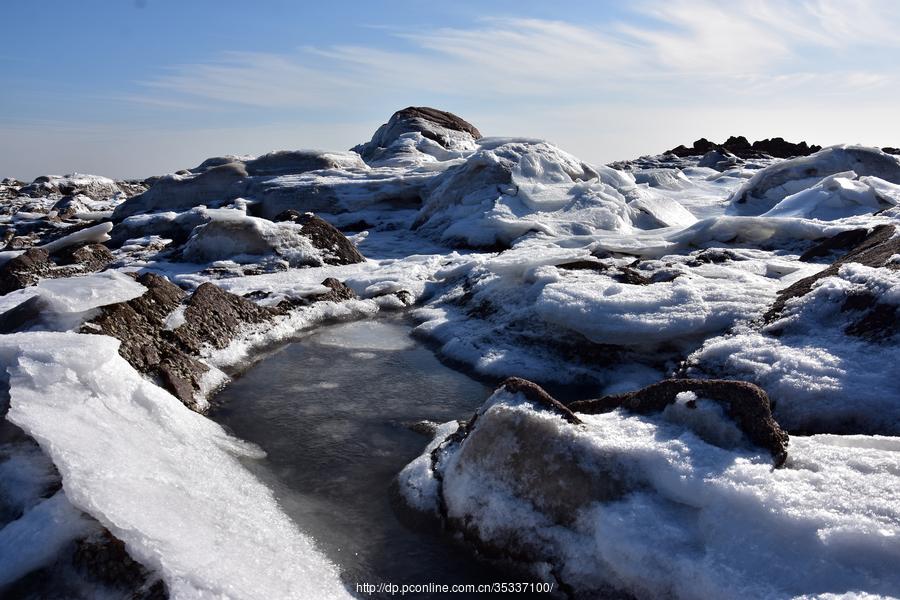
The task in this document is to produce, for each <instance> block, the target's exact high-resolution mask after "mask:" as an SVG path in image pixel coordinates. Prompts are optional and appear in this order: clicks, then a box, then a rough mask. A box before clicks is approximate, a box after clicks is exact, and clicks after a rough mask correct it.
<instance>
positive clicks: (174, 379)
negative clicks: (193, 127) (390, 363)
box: [0, 273, 356, 409]
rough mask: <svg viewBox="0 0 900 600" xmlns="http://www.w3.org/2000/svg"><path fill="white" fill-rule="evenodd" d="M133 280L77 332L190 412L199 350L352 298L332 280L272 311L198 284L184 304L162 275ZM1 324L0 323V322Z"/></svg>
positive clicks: (200, 371) (200, 370)
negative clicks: (295, 310) (137, 289)
mask: <svg viewBox="0 0 900 600" xmlns="http://www.w3.org/2000/svg"><path fill="white" fill-rule="evenodd" d="M138 282H139V283H141V284H142V285H144V286H145V287H146V288H147V292H146V293H144V294H143V295H142V296H139V297H138V298H135V299H133V300H129V301H128V302H120V303H118V304H111V305H109V306H104V307H103V309H102V312H101V314H100V316H98V317H96V318H95V319H93V320H92V321H90V322H88V323H86V324H85V325H84V326H83V327H82V329H81V331H82V333H101V334H104V335H109V336H112V337H114V338H116V339H118V340H120V341H121V342H122V344H121V345H120V346H119V354H120V355H122V357H123V358H124V359H125V360H127V361H128V362H129V364H131V366H133V367H134V368H135V369H137V370H138V371H141V372H142V373H150V374H152V375H154V376H156V377H157V378H159V381H160V383H161V384H162V386H163V387H164V388H165V389H167V390H168V391H169V392H171V393H172V394H173V395H174V396H175V397H176V398H178V399H179V400H181V401H182V402H183V403H184V404H185V405H187V406H188V407H189V408H192V409H196V408H197V405H196V402H195V400H194V395H195V394H196V392H197V391H199V390H200V383H201V379H202V377H203V375H204V374H205V373H206V372H207V371H208V370H209V367H207V366H206V365H205V364H204V363H203V362H202V361H200V360H199V357H200V353H201V351H202V350H203V348H204V347H205V346H207V345H208V346H212V347H213V348H224V347H226V346H227V345H228V344H229V343H231V341H232V340H234V338H235V337H237V336H238V335H239V334H240V332H241V329H242V328H243V327H245V326H247V325H254V324H259V323H263V322H265V321H267V320H269V319H271V318H273V317H275V316H277V315H280V314H284V312H286V311H287V310H288V309H290V308H292V307H293V306H295V305H304V304H309V302H311V301H319V300H331V301H334V302H340V301H342V300H347V299H350V298H355V297H356V295H355V294H354V293H353V290H351V289H350V288H348V287H347V286H345V285H344V284H342V283H341V282H339V281H338V280H336V279H326V280H325V281H324V282H323V285H325V286H326V287H328V288H330V289H331V291H330V292H327V293H325V294H320V295H319V296H315V297H313V298H310V299H308V300H307V299H304V302H302V303H297V304H293V303H290V302H289V303H288V304H286V305H284V306H281V305H279V306H278V307H275V308H268V307H263V306H259V305H257V304H254V303H253V302H251V301H250V300H247V299H246V298H242V297H240V296H236V295H235V294H231V293H229V292H226V291H224V290H222V289H221V288H219V287H216V286H215V285H213V284H211V283H204V284H203V285H201V286H200V287H198V288H197V289H196V291H194V293H193V294H192V295H191V296H190V297H189V298H188V299H187V302H184V300H185V298H186V297H187V294H186V293H185V292H184V291H183V290H182V289H181V288H179V287H178V286H176V285H174V284H173V283H171V282H170V281H169V280H168V279H166V278H165V277H161V276H159V275H156V274H153V273H146V274H144V275H141V276H140V277H138ZM182 305H183V306H184V315H183V316H184V321H183V323H182V324H181V325H179V326H178V327H176V328H175V329H173V330H169V329H166V328H165V325H166V320H167V318H168V317H169V315H170V314H171V313H172V312H173V311H175V310H176V309H177V308H179V307H180V306H182ZM0 325H2V321H0Z"/></svg>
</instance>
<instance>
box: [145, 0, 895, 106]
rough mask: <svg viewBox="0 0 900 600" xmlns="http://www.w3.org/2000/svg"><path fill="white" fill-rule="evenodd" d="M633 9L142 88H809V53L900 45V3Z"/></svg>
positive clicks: (493, 92)
mask: <svg viewBox="0 0 900 600" xmlns="http://www.w3.org/2000/svg"><path fill="white" fill-rule="evenodd" d="M635 11H636V15H637V18H635V19H632V20H630V21H629V22H625V21H621V22H611V23H604V24H599V25H597V24H590V25H589V24H579V23H574V22H564V21H548V20H537V19H511V18H505V19H504V18H490V19H484V20H482V21H480V22H478V23H476V24H475V25H474V26H473V27H471V28H467V29H462V28H436V29H432V30H425V31H421V30H420V31H416V32H395V33H394V34H393V35H395V36H397V37H400V38H402V39H403V40H404V41H405V42H407V43H408V45H409V47H408V48H406V49H404V50H396V49H394V50H385V49H382V48H375V47H369V46H353V45H335V46H330V47H316V48H309V47H307V48H301V49H299V50H298V51H297V52H296V53H293V54H291V55H280V54H271V53H248V52H241V53H238V52H232V53H228V54H226V55H224V56H222V57H220V58H219V59H218V60H215V61H212V62H208V63H192V64H184V65H176V66H172V67H170V68H169V69H168V72H167V73H164V74H161V75H159V76H157V77H155V78H152V79H150V80H148V81H145V82H144V84H145V86H146V88H147V90H148V96H150V97H155V98H157V99H164V101H166V102H176V101H179V97H181V98H182V101H184V98H185V97H196V98H204V99H206V100H212V101H216V102H222V103H233V104H239V105H246V106H255V107H260V108H276V107H290V108H295V109H302V108H321V107H328V106H333V105H334V104H335V103H336V102H338V103H339V102H342V101H343V102H346V101H347V99H354V98H355V99H357V100H359V99H360V95H367V96H373V97H375V98H376V99H377V98H379V97H383V96H384V95H386V94H392V95H395V96H400V95H410V94H412V95H415V94H421V93H422V92H423V91H425V92H428V93H431V94H447V95H456V96H465V97H468V98H484V97H496V96H502V97H519V98H547V97H551V98H552V97H560V98H562V99H565V98H566V97H570V96H580V97H582V98H583V97H585V96H602V95H603V94H609V93H625V92H629V91H630V92H633V93H640V92H642V91H643V92H645V93H646V92H650V91H652V93H654V94H656V95H660V94H662V95H665V94H666V92H671V91H674V92H675V93H678V92H680V91H682V90H688V89H695V90H698V89H700V90H701V91H702V88H703V87H704V86H711V87H713V88H716V87H718V88H722V87H723V86H731V87H733V86H739V85H741V84H743V83H751V84H752V85H753V86H763V85H765V86H766V87H768V88H772V87H773V86H776V87H777V86H779V85H782V84H784V85H785V86H787V87H790V83H791V80H790V79H788V78H786V75H792V74H793V75H796V74H798V73H800V74H802V75H803V77H804V78H805V79H806V80H807V83H815V81H816V80H817V79H816V78H817V76H820V75H822V74H823V72H826V74H829V75H831V73H827V71H828V68H829V66H830V65H828V64H824V65H823V64H818V65H811V64H809V63H810V61H809V60H808V53H809V52H810V51H811V50H812V51H816V52H820V53H821V52H840V51H842V50H843V49H848V48H851V47H854V46H871V45H872V44H881V45H883V46H885V47H891V48H893V47H896V46H897V45H900V36H896V35H895V34H894V32H895V31H896V30H897V28H900V3H896V2H893V1H891V2H885V1H881V0H841V1H840V2H838V1H835V0H817V1H807V2H800V3H787V2H782V1H780V0H778V1H775V0H747V1H745V2H737V3H728V4H723V3H721V2H718V1H713V0H691V1H688V0H666V1H660V0H645V1H644V2H641V3H639V4H638V5H637V6H636V8H635ZM891 75H893V74H891ZM889 79H891V77H890V76H888V75H886V74H883V73H867V72H866V71H865V69H864V68H863V69H850V70H848V71H847V73H846V80H847V82H848V83H849V84H851V85H857V84H864V85H872V84H873V83H874V82H876V80H877V81H880V82H881V84H883V83H885V81H887V80H889ZM651 84H653V85H654V86H655V87H653V88H648V87H647V86H648V85H651ZM770 91H771V90H770Z"/></svg>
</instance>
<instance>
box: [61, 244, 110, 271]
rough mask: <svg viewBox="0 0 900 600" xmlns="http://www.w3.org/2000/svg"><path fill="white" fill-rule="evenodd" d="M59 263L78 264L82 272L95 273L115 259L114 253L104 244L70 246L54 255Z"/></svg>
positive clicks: (66, 264)
mask: <svg viewBox="0 0 900 600" xmlns="http://www.w3.org/2000/svg"><path fill="white" fill-rule="evenodd" d="M53 259H54V261H55V262H56V264H58V265H65V266H69V265H71V266H77V267H78V268H79V269H80V270H81V272H84V273H93V272H95V271H99V270H101V269H104V268H106V266H107V265H109V264H110V263H111V262H113V261H114V260H115V256H113V253H112V252H110V251H109V248H107V247H106V246H104V245H103V244H85V245H82V246H69V247H68V248H65V249H63V250H61V251H60V252H58V253H57V254H54V255H53Z"/></svg>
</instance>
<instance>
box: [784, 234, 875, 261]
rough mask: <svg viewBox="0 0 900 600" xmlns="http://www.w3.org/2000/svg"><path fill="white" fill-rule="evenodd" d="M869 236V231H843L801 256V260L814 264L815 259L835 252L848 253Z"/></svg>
mask: <svg viewBox="0 0 900 600" xmlns="http://www.w3.org/2000/svg"><path fill="white" fill-rule="evenodd" d="M868 235H869V230H868V229H851V230H850V231H842V232H840V233H839V234H837V235H833V236H831V237H830V238H826V239H825V240H824V241H821V242H817V243H816V244H815V245H814V246H812V247H811V248H809V249H808V250H807V251H806V252H804V253H803V254H801V255H800V260H802V261H804V262H812V260H813V259H815V258H820V257H823V256H828V255H830V254H832V253H834V252H841V251H843V252H847V251H849V250H850V249H851V248H853V247H854V246H857V245H858V244H860V243H861V242H862V241H863V240H865V239H866V236H868Z"/></svg>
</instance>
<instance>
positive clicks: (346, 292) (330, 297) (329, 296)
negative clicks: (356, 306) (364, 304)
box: [312, 277, 358, 302]
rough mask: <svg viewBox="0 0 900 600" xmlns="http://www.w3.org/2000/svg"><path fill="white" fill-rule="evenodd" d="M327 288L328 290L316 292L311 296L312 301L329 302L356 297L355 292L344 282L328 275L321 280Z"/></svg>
mask: <svg viewBox="0 0 900 600" xmlns="http://www.w3.org/2000/svg"><path fill="white" fill-rule="evenodd" d="M322 285H324V286H325V287H327V288H330V289H331V291H330V292H325V293H324V294H318V295H316V296H313V297H312V300H313V301H314V302H320V301H323V300H325V301H329V302H343V301H344V300H355V299H356V298H358V296H357V295H356V292H354V291H353V290H352V289H350V288H349V287H347V285H346V284H344V283H342V282H340V281H338V280H337V279H335V278H334V277H329V278H328V279H326V280H325V281H323V282H322Z"/></svg>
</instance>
